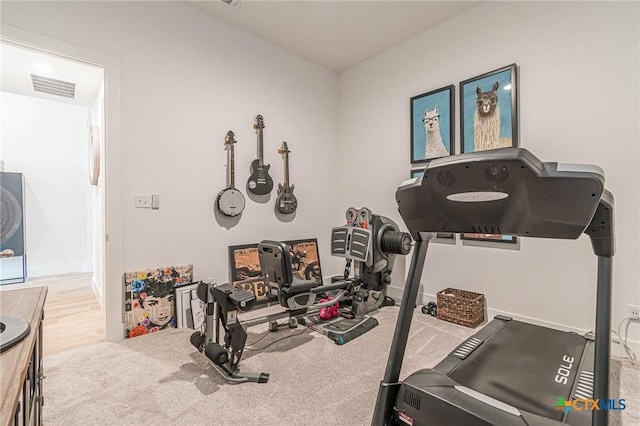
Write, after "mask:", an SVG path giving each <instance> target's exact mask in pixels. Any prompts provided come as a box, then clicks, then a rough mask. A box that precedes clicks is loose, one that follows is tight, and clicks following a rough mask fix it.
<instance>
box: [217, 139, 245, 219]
mask: <svg viewBox="0 0 640 426" xmlns="http://www.w3.org/2000/svg"><path fill="white" fill-rule="evenodd" d="M235 143H236V139H235V135H234V133H233V132H232V131H231V130H229V131H228V132H227V135H226V136H225V138H224V146H225V149H226V150H227V179H228V184H229V187H228V188H227V189H223V190H222V191H220V193H219V194H218V198H216V207H217V208H218V211H219V212H220V213H221V214H223V215H225V216H229V217H234V216H239V215H240V214H241V213H242V211H243V210H244V205H245V201H244V195H242V192H240V191H238V190H237V189H236V187H235V170H234V169H235V164H234V156H233V145H234V144H235Z"/></svg>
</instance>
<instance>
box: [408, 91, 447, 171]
mask: <svg viewBox="0 0 640 426" xmlns="http://www.w3.org/2000/svg"><path fill="white" fill-rule="evenodd" d="M409 102H410V110H411V164H420V163H428V162H429V161H430V160H433V159H434V158H440V157H446V156H447V155H451V154H452V153H453V151H454V141H455V126H454V123H455V117H454V115H455V86H454V85H453V84H452V85H449V86H446V87H442V88H440V89H436V90H432V91H430V92H427V93H423V94H421V95H417V96H413V97H412V98H411V99H410V101H409Z"/></svg>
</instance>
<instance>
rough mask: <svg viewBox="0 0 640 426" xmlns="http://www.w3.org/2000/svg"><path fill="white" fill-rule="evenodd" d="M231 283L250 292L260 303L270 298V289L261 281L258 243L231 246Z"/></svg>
mask: <svg viewBox="0 0 640 426" xmlns="http://www.w3.org/2000/svg"><path fill="white" fill-rule="evenodd" d="M229 275H230V276H229V282H231V284H232V285H233V286H235V287H240V288H242V289H244V290H247V291H250V292H251V293H253V295H254V296H255V297H256V299H257V300H258V301H260V300H264V299H267V298H268V297H269V288H268V287H267V285H266V284H265V282H264V280H263V279H261V276H262V271H261V270H260V258H259V256H258V243H252V244H244V245H238V246H229Z"/></svg>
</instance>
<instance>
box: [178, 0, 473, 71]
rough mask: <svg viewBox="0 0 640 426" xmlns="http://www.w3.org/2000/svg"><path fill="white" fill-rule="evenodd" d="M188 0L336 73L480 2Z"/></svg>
mask: <svg viewBox="0 0 640 426" xmlns="http://www.w3.org/2000/svg"><path fill="white" fill-rule="evenodd" d="M232 1H233V2H234V3H239V5H240V7H233V6H231V5H229V4H226V3H224V2H223V1H222V0H207V1H189V3H191V4H192V5H194V6H195V7H197V8H199V9H201V10H203V11H206V12H207V13H210V14H211V15H214V16H216V17H218V18H219V19H221V20H223V21H226V22H228V23H230V24H233V25H235V26H238V27H240V28H242V29H244V30H246V31H248V32H250V33H253V34H255V35H257V36H258V37H261V38H263V39H265V40H268V41H270V42H272V43H274V44H276V45H278V46H280V47H282V48H284V49H286V50H289V51H291V52H293V53H296V54H298V55H300V56H302V57H305V58H307V59H309V60H311V61H313V62H315V63H317V64H319V65H322V66H323V67H325V68H328V69H330V70H333V71H336V72H341V71H344V70H347V69H349V68H351V67H353V66H355V65H357V64H359V63H361V62H363V61H366V60H367V59H369V58H371V57H373V56H376V55H378V54H380V53H382V52H384V51H385V50H387V49H389V48H391V47H393V46H396V45H398V44H400V43H402V42H403V41H405V40H408V39H410V38H412V37H414V36H416V35H418V34H420V33H422V32H425V31H427V30H429V29H431V28H433V27H435V26H437V25H439V24H441V23H442V22H444V21H446V20H448V19H451V18H452V17H454V16H456V15H459V14H461V13H462V12H464V11H466V10H468V9H471V8H472V7H475V6H477V5H478V4H480V2H478V1H419V0H418V1H416V0H413V1H395V0H387V1H380V0H371V1H366V0H357V1H338V0H326V1H310V0H296V1H271V0H232Z"/></svg>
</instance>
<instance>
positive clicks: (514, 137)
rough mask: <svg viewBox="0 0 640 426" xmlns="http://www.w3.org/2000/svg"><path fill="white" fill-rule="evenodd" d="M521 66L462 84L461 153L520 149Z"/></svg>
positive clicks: (499, 238) (489, 237)
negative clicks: (519, 99) (519, 95)
mask: <svg viewBox="0 0 640 426" xmlns="http://www.w3.org/2000/svg"><path fill="white" fill-rule="evenodd" d="M518 132H519V128H518V66H517V65H516V64H515V63H514V64H511V65H507V66H505V67H502V68H498V69H496V70H493V71H490V72H487V73H484V74H481V75H478V76H475V77H472V78H469V79H467V80H464V81H461V82H460V151H461V152H463V153H467V152H477V151H486V150H489V149H497V148H508V147H517V146H518V143H519V138H518ZM460 238H461V239H463V240H475V241H490V242H500V243H512V244H515V243H517V238H516V237H515V236H511V235H500V234H469V233H463V234H460Z"/></svg>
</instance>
